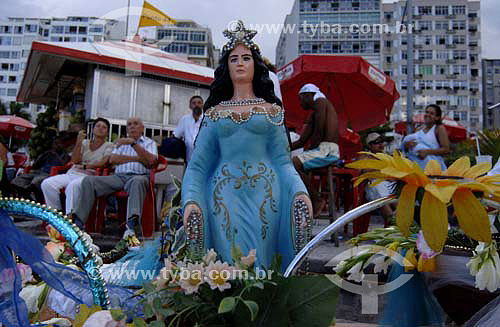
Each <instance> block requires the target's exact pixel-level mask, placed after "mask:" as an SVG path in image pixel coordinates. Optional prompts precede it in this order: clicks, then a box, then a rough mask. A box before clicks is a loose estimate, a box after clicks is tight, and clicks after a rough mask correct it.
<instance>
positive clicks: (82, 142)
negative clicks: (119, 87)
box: [42, 118, 113, 214]
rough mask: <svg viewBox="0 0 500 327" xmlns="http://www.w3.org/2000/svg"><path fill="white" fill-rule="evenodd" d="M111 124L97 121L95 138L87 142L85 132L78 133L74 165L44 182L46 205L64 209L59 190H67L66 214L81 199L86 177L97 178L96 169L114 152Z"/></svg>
mask: <svg viewBox="0 0 500 327" xmlns="http://www.w3.org/2000/svg"><path fill="white" fill-rule="evenodd" d="M108 132H109V121H108V120H106V119H104V118H97V119H96V120H95V123H94V138H93V139H92V140H86V139H85V136H86V135H85V131H80V132H79V133H78V138H77V140H76V145H75V148H74V149H73V154H72V156H71V161H72V162H73V166H72V167H71V169H70V170H69V171H68V172H67V173H66V174H61V175H57V176H52V177H49V178H47V179H45V180H44V181H43V182H42V191H43V195H44V197H45V203H46V205H47V206H49V207H51V208H53V209H57V210H62V204H61V198H60V194H59V193H60V191H61V189H62V188H66V190H65V194H66V207H65V209H66V210H65V211H66V214H69V213H70V212H71V210H72V208H73V200H74V199H76V200H78V198H79V196H78V192H79V190H80V183H81V180H82V179H83V177H85V176H87V175H94V174H95V170H96V168H102V167H105V166H106V165H107V164H108V160H109V156H110V155H111V151H112V150H113V143H111V142H107V141H106V139H107V137H108Z"/></svg>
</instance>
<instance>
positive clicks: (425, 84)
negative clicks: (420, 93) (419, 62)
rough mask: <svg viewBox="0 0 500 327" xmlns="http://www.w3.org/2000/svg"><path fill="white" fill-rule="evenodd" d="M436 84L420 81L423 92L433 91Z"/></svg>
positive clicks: (429, 81)
mask: <svg viewBox="0 0 500 327" xmlns="http://www.w3.org/2000/svg"><path fill="white" fill-rule="evenodd" d="M433 84H434V82H433V81H431V80H421V81H419V86H420V88H421V89H422V90H432V87H433Z"/></svg>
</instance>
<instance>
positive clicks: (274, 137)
mask: <svg viewBox="0 0 500 327" xmlns="http://www.w3.org/2000/svg"><path fill="white" fill-rule="evenodd" d="M211 110H212V109H209V110H208V111H207V113H206V114H205V118H204V120H203V122H202V127H201V129H200V132H199V134H198V137H197V139H196V144H195V149H194V153H193V157H192V159H191V160H190V161H189V164H188V166H187V170H186V173H185V175H184V181H183V185H182V204H183V207H185V206H186V205H187V204H190V203H195V204H197V205H198V206H199V207H200V208H201V210H202V215H203V236H204V239H203V247H204V248H205V249H210V248H214V249H215V251H216V252H217V253H218V254H219V255H220V256H221V257H222V260H223V261H227V262H232V258H231V246H232V245H233V244H235V245H237V246H239V247H240V248H241V250H242V252H243V254H244V255H246V254H247V253H248V252H249V251H250V250H251V249H256V251H257V261H256V266H258V267H266V268H267V267H268V266H269V265H270V264H271V262H272V259H273V257H274V255H275V254H277V253H280V254H281V256H282V258H283V266H284V267H286V266H287V265H288V264H289V263H290V261H291V260H292V259H293V257H294V255H295V246H294V226H293V219H292V207H293V206H292V203H293V199H294V198H295V197H296V196H297V195H298V194H301V193H306V192H307V191H306V188H305V186H304V184H303V182H302V180H301V178H300V176H299V175H298V173H297V171H296V170H295V168H294V167H293V164H292V161H291V158H290V151H289V144H288V139H287V137H286V132H285V127H284V125H283V124H280V123H279V117H273V118H272V117H270V116H267V115H265V114H255V113H254V114H253V115H251V116H250V117H249V119H248V120H247V121H239V122H238V121H233V119H231V117H225V118H220V119H217V115H210V111H211ZM214 116H215V118H214ZM283 266H282V267H283Z"/></svg>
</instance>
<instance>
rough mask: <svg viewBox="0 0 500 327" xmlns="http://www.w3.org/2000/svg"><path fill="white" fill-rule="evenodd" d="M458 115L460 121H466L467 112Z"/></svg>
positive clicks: (460, 112)
mask: <svg viewBox="0 0 500 327" xmlns="http://www.w3.org/2000/svg"><path fill="white" fill-rule="evenodd" d="M458 114H459V119H460V120H461V121H467V111H459V112H458Z"/></svg>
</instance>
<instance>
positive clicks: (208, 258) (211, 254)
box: [203, 249, 217, 265]
mask: <svg viewBox="0 0 500 327" xmlns="http://www.w3.org/2000/svg"><path fill="white" fill-rule="evenodd" d="M216 259H217V252H215V250H214V249H210V250H208V252H207V254H205V256H204V257H203V262H204V263H205V264H206V265H208V264H210V262H215V260H216Z"/></svg>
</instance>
